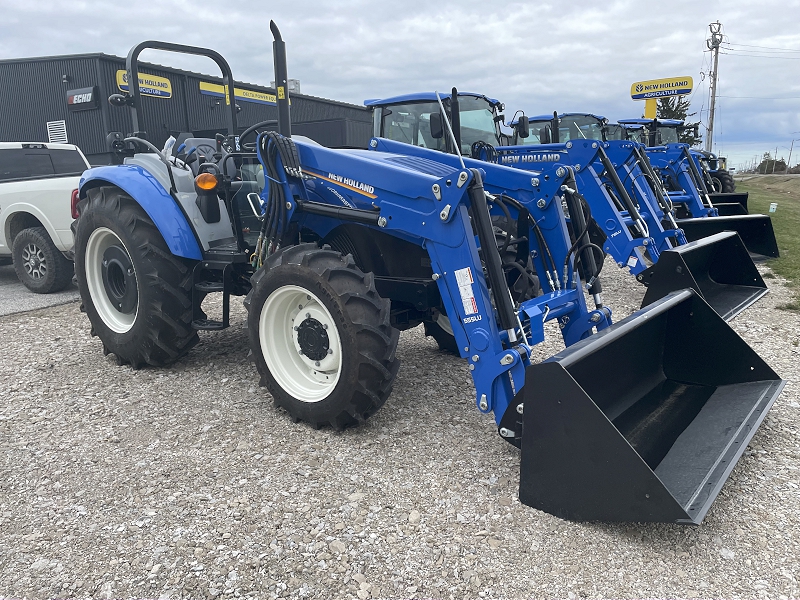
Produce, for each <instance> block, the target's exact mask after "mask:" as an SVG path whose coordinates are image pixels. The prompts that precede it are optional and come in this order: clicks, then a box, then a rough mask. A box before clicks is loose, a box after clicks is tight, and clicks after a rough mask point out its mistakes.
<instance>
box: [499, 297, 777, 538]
mask: <svg viewBox="0 0 800 600" xmlns="http://www.w3.org/2000/svg"><path fill="white" fill-rule="evenodd" d="M612 365H615V366H616V368H614V369H613V370H612V367H611V366H612ZM783 385H784V382H783V381H782V380H781V379H780V378H779V377H778V375H776V374H775V372H774V371H773V370H772V369H771V368H770V367H769V366H768V365H767V364H766V363H765V362H764V361H763V360H762V359H761V358H760V357H759V356H758V355H757V354H756V353H755V352H754V351H753V350H752V349H751V348H750V347H749V346H748V345H747V344H746V343H745V342H744V341H743V340H742V339H741V338H740V337H739V336H738V335H737V334H736V332H734V331H733V330H732V329H731V328H730V326H729V325H728V324H727V323H726V322H725V321H723V320H722V318H720V317H719V315H717V314H716V313H715V312H714V311H713V310H712V309H711V307H709V306H708V304H706V302H705V301H704V300H703V299H702V298H700V296H698V295H696V294H695V293H694V292H693V291H692V290H681V291H678V292H675V293H673V294H670V295H669V296H667V297H665V298H663V299H661V300H659V301H658V302H655V303H653V304H651V305H650V306H648V307H646V308H643V309H641V310H639V311H637V312H636V313H634V314H633V315H631V316H630V317H628V318H627V319H624V320H623V321H620V322H619V323H617V324H616V325H614V326H612V327H610V328H608V329H605V330H603V331H601V332H599V333H597V334H595V335H592V336H590V337H589V338H587V339H585V340H583V341H581V342H578V343H577V344H574V345H572V346H570V347H569V348H567V349H566V350H565V351H563V352H561V353H559V354H557V355H555V356H553V357H551V358H550V359H548V360H547V361H545V362H543V363H539V364H536V365H533V366H530V367H528V368H527V371H526V374H525V387H524V390H523V391H522V394H521V395H522V397H523V398H524V404H523V406H524V415H523V416H522V417H521V419H522V423H521V425H522V461H521V466H520V487H519V498H520V501H521V502H522V503H523V504H527V505H528V506H532V507H534V508H537V509H540V510H543V511H545V512H548V513H550V514H553V515H555V516H557V517H561V518H564V519H570V520H578V521H628V522H665V523H666V522H671V523H685V524H699V523H700V522H701V521H702V520H703V517H704V516H705V514H706V513H707V512H708V510H709V508H710V506H711V504H712V502H713V501H714V499H715V498H716V496H717V494H718V493H719V491H720V489H721V488H722V485H723V484H724V483H725V480H726V479H727V478H728V476H729V475H730V473H731V470H732V469H733V467H734V465H735V464H736V462H737V460H738V459H739V457H740V456H741V455H742V452H743V451H744V450H745V448H746V447H747V444H748V442H749V441H750V439H751V438H752V437H753V435H754V434H755V432H756V430H757V429H758V426H759V424H760V423H761V421H762V420H763V419H764V417H765V415H766V413H767V411H768V410H769V409H770V407H771V406H772V404H773V403H774V402H775V400H776V398H777V397H778V394H780V391H781V389H782V388H783ZM509 410H512V411H516V412H522V410H521V409H520V408H517V407H515V406H513V405H512V406H511V407H509Z"/></svg>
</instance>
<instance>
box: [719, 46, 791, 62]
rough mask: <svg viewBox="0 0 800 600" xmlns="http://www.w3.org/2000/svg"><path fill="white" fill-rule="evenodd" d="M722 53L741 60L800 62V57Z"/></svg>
mask: <svg viewBox="0 0 800 600" xmlns="http://www.w3.org/2000/svg"><path fill="white" fill-rule="evenodd" d="M728 50H729V51H728V52H720V54H727V55H728V56H739V57H741V58H773V59H775V60H800V56H762V55H760V54H741V53H739V52H730V48H728Z"/></svg>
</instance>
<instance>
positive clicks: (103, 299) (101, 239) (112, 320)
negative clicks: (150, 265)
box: [84, 227, 139, 333]
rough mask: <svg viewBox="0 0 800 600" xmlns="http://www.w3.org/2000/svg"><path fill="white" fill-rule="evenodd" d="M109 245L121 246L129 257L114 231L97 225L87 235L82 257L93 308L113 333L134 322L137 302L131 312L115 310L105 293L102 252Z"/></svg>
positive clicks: (130, 325) (137, 311)
mask: <svg viewBox="0 0 800 600" xmlns="http://www.w3.org/2000/svg"><path fill="white" fill-rule="evenodd" d="M111 246H121V247H122V248H123V249H124V250H125V252H126V253H127V254H128V257H129V258H130V252H128V249H127V248H125V244H123V243H122V240H121V239H119V236H117V234H116V233H114V232H113V231H111V230H110V229H108V228H107V227H98V228H97V229H95V230H94V231H93V232H92V233H91V235H90V236H89V241H88V242H86V255H85V257H84V266H85V268H86V286H87V287H88V288H89V295H90V296H91V298H92V303H93V304H94V308H95V310H96V311H97V314H98V315H100V318H101V319H102V320H103V323H105V324H106V326H107V327H108V328H109V329H110V330H111V331H113V332H115V333H127V332H128V331H130V329H131V327H133V324H134V323H135V322H136V315H138V314H139V303H138V299H137V303H136V310H135V311H134V312H133V313H130V314H126V313H123V312H120V311H119V310H117V307H116V306H114V304H112V302H111V300H110V299H109V297H108V294H107V293H106V289H105V286H104V285H103V253H104V252H105V251H106V250H107V249H108V248H110V247H111ZM131 262H132V261H131ZM137 292H138V290H137Z"/></svg>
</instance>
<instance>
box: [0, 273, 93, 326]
mask: <svg viewBox="0 0 800 600" xmlns="http://www.w3.org/2000/svg"><path fill="white" fill-rule="evenodd" d="M78 298H79V295H78V288H77V287H76V286H75V285H70V286H69V287H67V289H65V290H63V291H61V292H56V293H54V294H34V293H33V292H31V291H29V290H28V289H27V288H26V287H25V286H24V285H22V284H21V283H20V282H19V279H17V274H16V273H15V272H14V266H13V265H0V316H4V315H10V314H14V313H18V312H24V311H27V310H34V309H37V308H46V307H48V306H58V305H59V304H67V303H69V302H76V301H77V300H78Z"/></svg>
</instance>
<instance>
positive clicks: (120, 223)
mask: <svg viewBox="0 0 800 600" xmlns="http://www.w3.org/2000/svg"><path fill="white" fill-rule="evenodd" d="M87 196H88V197H87V198H86V199H84V200H82V201H81V202H80V204H79V205H78V210H79V212H80V218H79V219H78V222H77V227H76V229H75V274H76V277H77V280H78V289H79V290H80V294H81V299H82V300H83V309H84V310H85V311H86V315H87V317H89V321H90V323H91V325H92V334H93V335H96V336H98V337H99V338H100V341H102V342H103V352H104V353H106V354H108V353H110V352H111V353H114V354H115V355H116V357H117V361H118V362H119V363H120V364H125V363H127V364H130V365H131V367H133V368H134V369H137V368H139V367H140V366H141V365H143V364H148V365H152V366H155V367H162V366H166V365H169V364H170V363H173V362H175V361H176V360H178V359H179V358H180V357H181V356H183V355H184V354H185V353H186V352H188V351H189V349H190V348H191V347H192V346H194V345H195V344H196V343H197V340H198V337H197V332H196V331H195V330H194V329H193V328H192V270H193V268H194V261H192V260H188V259H185V258H181V257H178V256H175V255H173V254H172V253H171V252H170V250H169V248H168V247H167V244H166V242H165V241H164V238H163V237H162V235H161V233H160V232H159V230H158V228H157V227H156V226H155V225H154V224H153V221H152V220H151V219H150V217H149V216H148V215H147V213H146V212H145V211H144V210H143V209H142V207H141V206H139V204H138V203H137V202H136V201H135V200H133V198H131V197H130V196H128V195H127V194H126V193H125V192H123V191H122V190H120V189H119V188H115V187H110V186H104V187H98V188H94V189H91V190H89V191H88V194H87Z"/></svg>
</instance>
